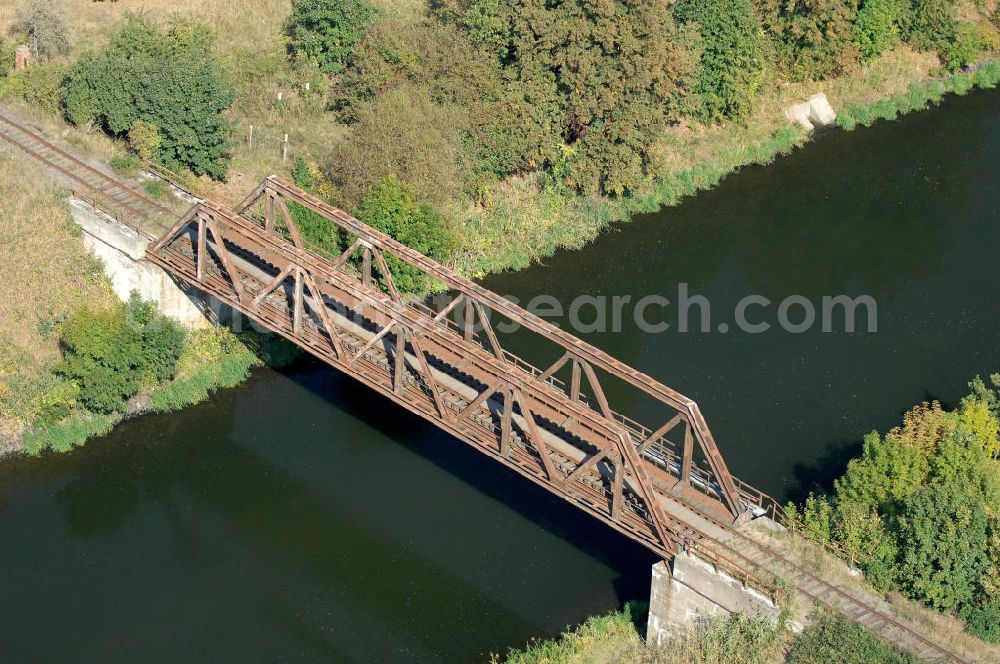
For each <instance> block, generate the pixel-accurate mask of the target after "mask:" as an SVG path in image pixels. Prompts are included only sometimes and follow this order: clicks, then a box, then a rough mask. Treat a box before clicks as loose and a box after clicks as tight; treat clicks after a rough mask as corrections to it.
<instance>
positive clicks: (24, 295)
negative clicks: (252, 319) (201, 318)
mask: <svg viewBox="0 0 1000 664" xmlns="http://www.w3.org/2000/svg"><path fill="white" fill-rule="evenodd" d="M65 201H66V192H65V191H64V190H61V189H60V188H59V187H57V186H56V185H54V184H53V183H52V182H51V181H50V179H49V178H48V177H47V176H46V175H45V173H44V172H43V171H42V170H41V169H40V167H36V166H34V165H31V164H25V163H24V162H23V161H20V160H17V159H13V158H11V157H9V156H7V155H0V218H2V219H3V220H4V233H5V237H6V238H7V241H5V242H3V243H0V280H2V282H3V283H4V284H5V285H6V286H5V288H4V289H3V291H2V292H0V321H2V324H0V451H12V450H17V449H19V448H20V447H21V446H22V443H23V449H25V450H26V451H28V452H32V453H35V452H38V451H41V450H43V449H54V450H57V451H66V450H69V449H72V448H73V447H74V446H76V445H80V444H82V443H83V442H84V441H85V440H86V439H87V438H89V437H91V436H93V435H99V434H101V433H106V432H107V431H108V430H110V428H111V427H112V426H114V424H115V423H116V422H118V421H119V420H121V419H122V418H123V417H125V416H127V415H133V414H136V413H139V412H143V411H147V410H154V411H167V410H175V409H177V408H180V407H182V406H184V405H187V404H190V403H195V402H197V401H201V400H203V399H205V398H206V397H207V396H208V393H209V392H210V391H211V390H213V389H218V388H223V387H231V386H233V385H236V384H238V383H239V382H241V381H243V380H244V379H245V378H246V377H247V375H248V372H249V369H250V368H251V367H252V366H255V365H258V364H261V362H262V360H261V357H262V356H264V355H266V354H267V353H268V352H273V351H274V350H275V349H274V348H273V347H271V346H270V345H269V344H267V343H265V342H264V341H263V340H262V339H260V338H258V337H250V336H247V337H243V338H239V337H237V336H236V335H234V334H233V333H232V332H229V331H227V330H225V329H218V328H216V329H201V330H196V331H192V332H188V333H185V334H184V335H183V344H182V348H181V350H180V354H179V357H178V358H177V360H176V367H175V369H174V371H173V372H172V373H173V378H172V379H170V380H164V381H159V380H155V379H151V380H146V381H144V382H143V384H142V385H141V386H140V387H139V389H138V391H137V393H136V394H135V395H133V396H132V397H131V398H130V399H129V401H128V403H127V404H126V405H125V406H124V407H123V408H121V409H119V410H115V411H113V412H100V413H97V412H91V411H88V410H87V408H85V407H84V406H83V405H82V404H81V402H80V389H79V385H77V384H76V383H75V382H74V381H73V380H70V379H69V378H67V377H66V376H65V375H64V372H63V371H62V365H63V357H62V351H61V342H60V329H61V327H62V325H63V323H64V321H66V320H67V318H68V317H70V316H72V315H73V313H74V312H77V311H81V310H83V309H85V308H89V309H92V310H97V311H112V310H113V309H114V307H116V306H120V305H118V304H117V303H116V301H115V296H114V294H113V292H112V291H111V288H110V284H109V283H108V281H107V278H106V277H105V276H104V274H103V271H102V269H101V266H100V264H99V263H98V262H97V261H95V260H94V259H93V258H91V257H90V256H89V255H88V254H87V252H86V250H85V249H84V247H83V244H82V242H81V241H80V237H81V233H80V230H79V228H78V227H77V226H76V224H75V223H74V222H73V220H72V218H71V217H70V213H69V210H68V208H67V206H66V202H65ZM284 350H286V351H287V349H284ZM281 357H282V358H286V357H287V354H282V355H281Z"/></svg>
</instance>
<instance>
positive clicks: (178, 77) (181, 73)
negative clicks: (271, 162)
mask: <svg viewBox="0 0 1000 664" xmlns="http://www.w3.org/2000/svg"><path fill="white" fill-rule="evenodd" d="M214 39H215V37H214V33H213V32H212V30H211V27H210V26H209V25H207V24H205V23H202V22H197V21H190V20H183V19H179V18H178V19H173V20H172V22H171V23H170V24H169V25H168V26H167V27H166V29H162V28H160V27H158V26H157V25H155V24H153V23H151V22H150V21H149V20H148V19H146V18H143V17H139V16H135V15H129V16H128V17H127V18H126V20H125V22H124V25H123V26H122V28H121V29H120V30H119V31H118V32H117V33H116V34H115V35H114V36H112V38H111V43H110V44H109V45H108V47H107V48H106V49H105V50H104V51H103V52H102V53H100V54H97V55H93V54H92V55H89V56H86V57H84V58H82V59H81V60H80V62H79V63H77V65H76V66H74V67H73V69H72V70H71V71H70V75H69V79H68V81H67V83H66V115H67V117H68V118H69V120H70V121H71V122H73V123H74V124H84V123H87V122H97V123H98V124H99V125H100V126H101V127H103V128H104V129H105V130H107V131H108V132H109V133H111V134H112V135H114V136H124V135H126V134H127V133H128V132H129V131H130V130H131V129H132V128H133V126H134V125H135V123H136V122H137V121H141V122H143V123H146V124H145V126H144V125H140V126H144V129H143V130H142V133H143V136H144V138H145V139H146V140H147V142H146V143H145V144H144V147H149V148H151V147H152V145H153V144H154V143H155V139H152V138H151V136H152V134H151V129H152V128H155V129H156V131H157V133H158V135H159V136H160V141H159V145H158V146H157V147H156V151H155V152H156V153H155V156H156V157H157V160H158V161H160V162H162V163H163V164H164V165H165V166H167V167H168V168H173V169H175V170H179V168H180V167H181V166H185V167H187V168H190V169H191V170H192V171H193V172H194V173H196V174H198V175H201V174H205V173H207V174H209V175H211V176H212V177H214V178H217V179H221V178H223V177H225V174H226V167H227V162H228V151H229V140H228V136H229V131H230V126H229V122H228V121H227V120H226V119H224V118H223V117H222V112H223V111H225V110H226V109H227V108H228V107H229V105H230V104H231V103H232V99H233V95H232V92H231V91H230V90H229V89H228V88H227V87H226V86H225V84H224V83H223V80H222V75H221V73H220V71H219V68H218V66H217V65H216V63H215V61H214V59H213V57H212V55H211V49H212V44H213V42H214ZM150 141H151V142H150Z"/></svg>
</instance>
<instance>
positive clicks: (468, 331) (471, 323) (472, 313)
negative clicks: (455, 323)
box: [463, 298, 476, 341]
mask: <svg viewBox="0 0 1000 664" xmlns="http://www.w3.org/2000/svg"><path fill="white" fill-rule="evenodd" d="M475 321H476V310H475V309H474V308H473V306H472V301H471V300H469V299H468V298H466V300H465V323H464V329H463V333H464V336H465V340H466V341H472V330H473V327H475V324H476V323H475Z"/></svg>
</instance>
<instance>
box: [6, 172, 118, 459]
mask: <svg viewBox="0 0 1000 664" xmlns="http://www.w3.org/2000/svg"><path fill="white" fill-rule="evenodd" d="M0 219H2V220H3V222H2V223H3V231H4V241H3V242H2V243H0V283H3V289H2V290H0V398H2V397H3V396H4V394H5V393H7V392H9V391H10V390H14V389H20V388H19V387H18V386H19V385H23V384H24V383H25V382H31V381H33V380H36V379H38V378H39V377H40V376H42V375H44V374H46V373H47V371H48V368H49V367H50V366H51V365H52V364H53V363H54V362H55V361H56V360H57V359H58V358H59V347H58V343H57V340H56V337H55V334H54V333H53V332H54V329H53V328H54V326H55V324H56V323H57V322H58V321H60V320H61V319H62V318H63V317H65V316H66V314H67V313H69V311H71V310H72V309H73V308H74V307H76V306H78V305H80V304H82V303H84V302H87V303H91V304H97V305H103V304H106V303H110V302H112V301H113V298H114V295H113V294H112V292H111V289H110V284H108V282H107V279H106V278H105V277H104V273H103V271H102V269H101V265H100V263H98V262H97V261H96V260H94V259H93V258H91V257H90V255H89V254H87V252H86V250H85V249H84V247H83V243H82V242H81V240H80V230H79V228H78V227H77V226H76V224H75V223H74V222H73V220H72V218H71V217H70V213H69V210H68V209H67V206H66V201H65V196H64V192H62V191H60V190H59V188H58V187H57V186H56V185H55V184H53V183H52V181H51V180H50V179H49V178H48V176H47V175H46V174H45V173H44V172H43V171H42V170H41V169H40V168H39V167H36V166H34V165H31V164H26V163H24V162H22V161H20V160H17V159H14V158H12V157H10V156H8V155H7V154H6V153H3V154H0ZM21 415H23V413H16V412H3V409H0V441H2V440H5V439H6V440H10V439H11V438H13V437H16V435H17V434H18V433H19V432H20V430H21V429H22V428H23V426H24V425H25V424H27V422H25V421H23V420H22V418H21V417H20V416H21Z"/></svg>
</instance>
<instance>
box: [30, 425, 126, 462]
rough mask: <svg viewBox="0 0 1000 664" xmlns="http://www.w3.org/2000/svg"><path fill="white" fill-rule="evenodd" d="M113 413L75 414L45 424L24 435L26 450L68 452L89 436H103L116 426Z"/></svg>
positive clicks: (32, 451) (33, 451)
mask: <svg viewBox="0 0 1000 664" xmlns="http://www.w3.org/2000/svg"><path fill="white" fill-rule="evenodd" d="M115 422H116V418H115V417H114V416H113V415H74V416H72V417H69V418H68V419H65V420H63V421H61V422H58V423H52V424H45V425H42V426H40V427H36V428H35V429H33V430H31V431H29V432H27V433H26V434H25V435H24V451H25V452H27V453H28V454H39V453H40V452H41V451H42V450H46V449H49V450H52V451H54V452H68V451H70V450H71V449H73V448H74V447H79V446H80V445H83V444H84V443H85V442H86V441H87V439H88V438H92V437H93V436H103V435H104V434H107V433H109V432H110V431H111V429H112V427H114V425H115Z"/></svg>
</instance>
